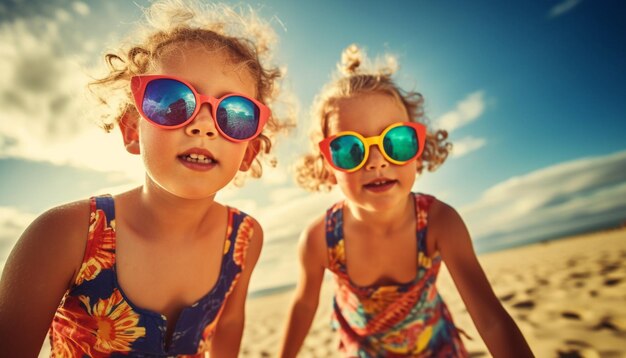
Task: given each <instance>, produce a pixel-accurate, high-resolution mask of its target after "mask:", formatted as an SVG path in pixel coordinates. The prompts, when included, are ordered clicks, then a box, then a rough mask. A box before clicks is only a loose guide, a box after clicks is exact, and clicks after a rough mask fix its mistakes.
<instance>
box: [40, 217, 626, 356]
mask: <svg viewBox="0 0 626 358" xmlns="http://www.w3.org/2000/svg"><path fill="white" fill-rule="evenodd" d="M479 260H480V263H481V265H482V266H483V269H484V270H485V272H486V273H487V276H488V278H489V281H490V282H491V283H492V286H493V288H494V291H495V292H496V295H497V296H498V297H499V298H500V300H501V301H502V303H503V305H504V307H505V308H506V310H507V311H508V312H509V313H510V314H511V316H512V317H513V319H514V320H515V322H516V323H517V324H518V326H519V327H520V329H521V331H522V333H523V334H524V336H525V337H526V340H527V341H528V343H529V345H530V347H531V349H532V350H533V352H534V353H535V355H536V356H537V357H541V358H543V357H587V358H591V357H605V358H618V357H625V358H626V228H624V229H620V230H612V231H604V232H598V233H593V234H588V235H583V236H577V237H571V238H567V239H561V240H557V241H550V242H546V243H538V244H533V245H529V246H525V247H520V248H515V249H509V250H506V251H499V252H495V253H489V254H484V255H480V256H479ZM437 286H438V288H439V291H440V293H441V295H442V296H443V298H444V300H445V301H446V303H447V304H448V307H449V308H450V310H451V312H452V315H453V319H454V321H455V323H456V324H457V326H459V327H460V328H462V329H463V330H464V331H466V332H467V333H468V334H469V335H470V336H471V337H473V339H472V340H467V339H464V342H465V344H466V347H467V349H468V351H469V352H470V355H471V356H472V357H490V354H489V352H488V350H487V348H486V347H485V344H484V343H483V342H482V340H481V338H480V336H479V334H478V332H477V331H476V328H475V327H474V325H473V323H472V320H471V318H470V317H469V315H468V313H467V311H466V310H465V307H464V305H463V302H462V301H461V299H460V297H459V295H458V293H457V291H456V289H455V288H454V284H453V283H452V280H451V278H450V276H449V274H448V272H447V270H446V269H445V267H442V270H441V272H440V274H439V278H438V281H437ZM292 295H293V291H284V292H280V293H276V294H272V295H268V296H263V297H256V298H251V299H249V300H248V303H247V309H246V327H245V330H244V337H243V342H242V348H241V354H240V356H241V357H276V356H277V354H278V353H277V352H278V349H279V345H280V341H281V338H282V337H281V336H282V332H283V327H284V324H285V318H286V315H287V310H288V308H289V305H290V303H291V298H292ZM331 297H332V282H331V281H330V280H326V281H325V283H324V286H323V288H322V293H321V298H320V307H319V308H318V312H317V314H316V316H315V320H314V322H313V325H312V328H311V331H310V332H309V335H308V336H307V338H306V340H305V342H304V346H303V347H302V349H301V351H300V355H299V357H340V356H339V354H338V353H337V346H338V342H337V337H336V334H334V332H332V331H331V329H330V325H329V317H330V308H331V307H330V304H331ZM46 348H47V347H46ZM47 352H49V350H48V349H44V350H43V351H42V355H41V356H48V354H49V353H47Z"/></svg>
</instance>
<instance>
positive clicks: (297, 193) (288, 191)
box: [269, 186, 310, 205]
mask: <svg viewBox="0 0 626 358" xmlns="http://www.w3.org/2000/svg"><path fill="white" fill-rule="evenodd" d="M308 195H310V194H308V193H307V191H306V190H304V189H301V188H299V187H294V186H290V187H281V188H277V189H272V190H271V191H270V192H269V197H270V202H271V203H272V204H278V205H281V204H284V203H287V202H290V201H292V200H296V199H299V198H301V197H303V196H308Z"/></svg>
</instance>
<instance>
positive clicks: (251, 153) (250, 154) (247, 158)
mask: <svg viewBox="0 0 626 358" xmlns="http://www.w3.org/2000/svg"><path fill="white" fill-rule="evenodd" d="M260 150H261V141H260V140H259V139H258V138H256V139H253V140H251V141H250V142H248V147H246V153H245V154H244V155H243V160H242V161H241V165H239V170H241V171H242V172H247V171H248V170H250V167H251V166H252V162H253V161H254V158H256V156H257V154H259V151H260Z"/></svg>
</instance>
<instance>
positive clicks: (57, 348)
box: [50, 334, 81, 358]
mask: <svg viewBox="0 0 626 358" xmlns="http://www.w3.org/2000/svg"><path fill="white" fill-rule="evenodd" d="M50 356H51V357H55V358H73V357H80V356H81V351H80V350H79V349H77V347H76V346H75V343H74V342H73V341H72V340H70V339H67V338H66V337H64V336H62V335H60V334H54V335H52V350H51V352H50Z"/></svg>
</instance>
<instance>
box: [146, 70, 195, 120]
mask: <svg viewBox="0 0 626 358" xmlns="http://www.w3.org/2000/svg"><path fill="white" fill-rule="evenodd" d="M141 109H142V111H143V113H144V114H145V115H146V117H148V119H150V120H151V121H153V122H155V123H157V124H160V125H163V126H176V125H179V124H181V123H184V122H185V121H186V120H187V119H189V117H190V116H191V115H192V114H193V112H194V110H195V109H196V99H195V97H194V95H193V92H192V91H191V89H190V88H189V87H187V86H186V85H185V84H183V83H181V82H178V81H176V80H172V79H165V78H162V79H157V80H153V81H150V83H148V85H147V86H146V91H145V93H144V96H143V103H142V104H141Z"/></svg>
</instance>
